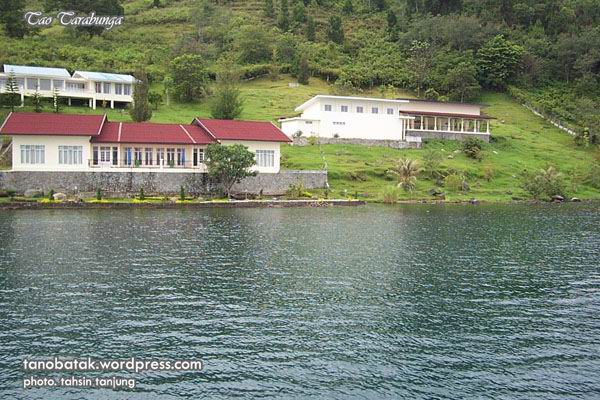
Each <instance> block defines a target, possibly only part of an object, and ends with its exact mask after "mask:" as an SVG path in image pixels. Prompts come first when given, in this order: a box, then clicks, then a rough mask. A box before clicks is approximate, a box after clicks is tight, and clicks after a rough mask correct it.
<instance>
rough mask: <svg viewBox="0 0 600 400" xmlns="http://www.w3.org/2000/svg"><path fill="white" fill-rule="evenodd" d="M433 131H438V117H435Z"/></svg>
mask: <svg viewBox="0 0 600 400" xmlns="http://www.w3.org/2000/svg"><path fill="white" fill-rule="evenodd" d="M433 130H434V131H437V130H438V128H437V117H433Z"/></svg>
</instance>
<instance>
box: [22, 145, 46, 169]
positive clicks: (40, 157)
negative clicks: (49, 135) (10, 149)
mask: <svg viewBox="0 0 600 400" xmlns="http://www.w3.org/2000/svg"><path fill="white" fill-rule="evenodd" d="M45 163H46V147H45V146H43V145H35V144H22V145H21V164H45Z"/></svg>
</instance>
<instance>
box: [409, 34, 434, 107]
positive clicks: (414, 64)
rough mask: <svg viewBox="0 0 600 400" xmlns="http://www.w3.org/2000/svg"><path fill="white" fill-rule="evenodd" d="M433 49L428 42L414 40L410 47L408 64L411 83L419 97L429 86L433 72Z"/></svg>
mask: <svg viewBox="0 0 600 400" xmlns="http://www.w3.org/2000/svg"><path fill="white" fill-rule="evenodd" d="M431 56H432V49H431V45H430V44H429V43H428V42H421V41H417V40H414V41H413V42H412V44H411V46H410V57H409V59H408V64H409V66H410V70H411V73H412V77H411V83H412V85H413V87H414V88H415V89H417V96H420V95H421V91H422V90H423V88H424V87H425V85H426V84H427V81H428V79H429V76H430V72H431V67H432V64H431V58H432V57H431Z"/></svg>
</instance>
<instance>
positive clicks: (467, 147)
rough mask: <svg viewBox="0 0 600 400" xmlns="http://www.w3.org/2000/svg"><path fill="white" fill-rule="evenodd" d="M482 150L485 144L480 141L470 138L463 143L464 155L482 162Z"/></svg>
mask: <svg viewBox="0 0 600 400" xmlns="http://www.w3.org/2000/svg"><path fill="white" fill-rule="evenodd" d="M482 148H483V142H482V141H481V140H480V139H476V138H471V137H470V138H467V139H466V140H464V141H463V142H462V151H463V153H464V154H465V155H466V156H467V157H469V158H472V159H474V160H478V161H481V160H482V159H483V153H482V152H481V149H482Z"/></svg>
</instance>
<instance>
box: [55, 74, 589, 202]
mask: <svg viewBox="0 0 600 400" xmlns="http://www.w3.org/2000/svg"><path fill="white" fill-rule="evenodd" d="M292 81H293V79H292V78H291V77H289V76H285V75H282V76H281V77H280V78H279V79H277V80H271V79H268V78H265V79H257V80H254V81H250V82H245V83H243V84H242V86H241V90H242V94H243V96H244V98H245V109H244V113H243V114H242V116H241V118H244V119H254V120H271V121H276V120H277V118H279V117H280V116H284V115H285V116H289V115H293V114H294V111H293V110H294V108H295V107H296V106H297V105H298V104H301V103H302V102H304V101H306V100H307V99H309V98H310V97H312V96H313V95H315V94H319V93H321V94H322V93H330V92H331V88H330V86H328V85H327V84H326V83H325V82H323V81H321V80H318V79H312V80H311V84H310V86H300V87H295V88H294V87H289V86H288V83H290V82H292ZM363 94H364V95H374V96H377V95H378V94H377V93H363ZM402 95H405V93H403V94H402ZM480 101H481V102H484V103H486V104H488V105H489V107H488V108H487V110H486V112H487V113H489V114H490V115H492V116H494V117H496V118H497V119H496V120H493V121H492V128H491V129H492V133H493V136H494V138H495V140H494V142H493V143H490V144H489V145H487V146H486V147H485V149H484V153H485V157H484V160H483V161H482V162H478V161H473V160H471V159H468V158H466V157H465V156H464V155H463V154H462V153H460V152H459V153H455V151H456V150H457V149H458V148H459V143H457V142H452V141H447V142H442V141H434V142H430V143H428V144H427V145H426V147H428V148H437V149H440V150H441V151H442V152H443V153H444V154H445V155H452V156H453V157H454V158H453V159H446V160H445V161H444V167H445V168H446V169H452V170H456V171H460V172H463V173H464V174H465V175H466V176H467V179H468V182H469V184H470V186H471V191H470V192H468V193H466V194H462V193H447V198H448V199H450V200H460V199H470V198H472V197H476V198H478V199H482V200H500V201H506V200H510V199H511V198H512V197H523V198H524V197H526V194H525V193H524V192H523V190H522V189H521V188H520V186H521V183H522V175H523V172H525V171H534V170H536V169H538V168H542V167H545V166H546V165H550V164H551V165H554V166H556V167H557V168H558V169H559V170H560V171H561V172H562V173H563V174H564V175H565V177H566V178H567V180H568V181H569V182H570V184H569V190H570V193H571V194H573V195H576V196H578V197H581V198H600V193H599V192H598V191H597V190H595V189H593V188H591V187H588V186H586V185H583V184H579V185H576V187H574V186H573V185H572V182H573V181H577V179H578V176H577V175H580V176H582V175H583V174H584V173H586V172H587V171H588V170H589V167H590V165H591V164H592V162H593V160H594V149H582V148H578V147H575V146H574V144H573V141H572V138H571V137H570V136H569V135H567V134H566V133H564V132H562V131H560V130H558V129H556V128H555V127H553V126H552V125H550V124H548V123H546V122H544V120H542V119H541V118H538V117H536V116H534V115H533V114H532V113H530V112H529V111H527V110H526V109H525V108H523V107H522V106H521V105H519V104H518V103H516V102H515V101H513V100H512V99H510V98H509V97H508V96H507V95H504V94H498V93H486V94H484V95H483V97H482V98H481V99H480ZM209 103H210V99H207V100H206V101H204V102H202V103H198V104H178V103H172V104H171V105H170V106H169V107H167V106H163V107H161V109H160V110H159V111H157V112H155V113H154V116H153V118H152V121H154V122H178V123H188V122H190V121H191V120H192V119H193V118H194V117H195V116H201V117H209V116H210V106H209ZM63 112H76V113H103V112H107V113H108V115H109V119H110V120H113V121H129V120H130V118H129V116H128V115H127V113H126V112H120V111H117V110H105V109H97V110H95V111H94V110H90V109H89V108H86V107H71V108H67V107H65V108H64V109H63ZM321 151H322V152H323V155H324V158H325V161H326V162H327V166H328V170H329V177H330V184H331V188H332V190H333V191H334V193H335V194H336V195H341V194H343V193H344V191H346V192H347V193H348V194H354V193H356V192H358V193H359V194H361V195H363V196H366V197H367V198H369V199H373V200H378V199H381V196H382V192H383V190H384V189H385V188H386V187H389V186H391V185H394V181H393V180H392V179H391V178H389V177H388V176H387V174H386V171H387V170H389V169H390V167H391V166H392V165H393V163H394V161H395V160H397V159H399V158H401V157H410V158H416V159H420V158H421V156H422V154H423V151H422V150H419V149H408V150H394V149H389V148H381V147H372V148H368V147H364V146H350V145H348V146H342V145H323V146H320V147H319V146H306V147H293V146H284V148H283V152H282V153H283V160H282V162H283V166H284V167H285V168H288V169H319V168H322V167H323V158H322V157H321ZM486 165H490V166H491V167H492V168H493V169H494V171H495V177H494V178H493V179H492V180H491V182H487V181H485V179H483V168H484V166H486ZM574 175H575V176H574ZM580 178H581V177H579V179H580ZM432 187H434V182H432V181H430V180H427V179H424V178H419V180H418V183H417V190H416V191H415V192H414V193H413V194H412V195H411V194H408V193H401V198H404V199H409V198H412V199H420V198H430V197H429V196H428V195H427V191H428V190H429V189H430V188H432Z"/></svg>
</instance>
